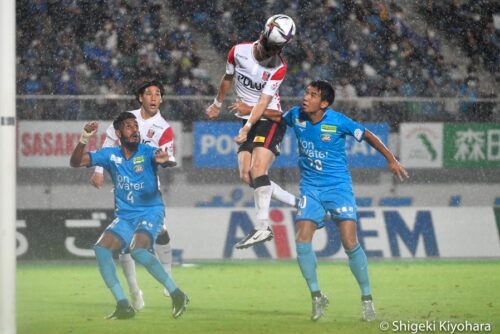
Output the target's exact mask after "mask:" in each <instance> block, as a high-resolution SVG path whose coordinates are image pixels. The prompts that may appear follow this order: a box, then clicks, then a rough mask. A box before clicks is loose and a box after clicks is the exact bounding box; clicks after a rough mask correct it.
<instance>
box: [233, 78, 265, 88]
mask: <svg viewBox="0 0 500 334" xmlns="http://www.w3.org/2000/svg"><path fill="white" fill-rule="evenodd" d="M237 80H238V82H239V83H241V84H242V85H243V86H245V87H246V88H249V89H253V90H257V91H261V90H262V88H264V86H265V85H266V83H265V82H264V83H261V82H253V81H252V79H250V78H249V77H246V76H244V75H243V74H238V77H237Z"/></svg>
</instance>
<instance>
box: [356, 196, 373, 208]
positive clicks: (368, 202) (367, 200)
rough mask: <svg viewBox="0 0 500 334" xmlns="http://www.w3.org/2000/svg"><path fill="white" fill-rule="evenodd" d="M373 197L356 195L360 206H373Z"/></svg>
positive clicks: (357, 203)
mask: <svg viewBox="0 0 500 334" xmlns="http://www.w3.org/2000/svg"><path fill="white" fill-rule="evenodd" d="M372 203H373V198H371V197H356V205H357V206H358V207H367V206H372Z"/></svg>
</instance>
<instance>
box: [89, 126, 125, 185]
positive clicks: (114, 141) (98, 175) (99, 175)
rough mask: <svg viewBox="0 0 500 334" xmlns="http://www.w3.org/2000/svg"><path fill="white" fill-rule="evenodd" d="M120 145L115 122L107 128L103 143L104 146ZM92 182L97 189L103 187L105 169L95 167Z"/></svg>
mask: <svg viewBox="0 0 500 334" xmlns="http://www.w3.org/2000/svg"><path fill="white" fill-rule="evenodd" d="M118 145H119V141H118V137H116V133H115V128H113V124H110V125H109V127H108V129H107V130H106V140H104V143H103V144H102V147H115V146H118ZM90 184H91V185H93V186H94V187H96V188H97V189H100V188H102V186H103V185H104V169H103V168H102V167H101V166H96V167H95V169H94V174H92V176H91V177H90Z"/></svg>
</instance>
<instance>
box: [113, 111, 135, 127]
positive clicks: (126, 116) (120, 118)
mask: <svg viewBox="0 0 500 334" xmlns="http://www.w3.org/2000/svg"><path fill="white" fill-rule="evenodd" d="M129 118H133V119H136V118H137V117H135V115H134V114H132V113H131V112H128V111H122V112H121V113H120V114H118V116H117V117H116V118H115V120H114V121H113V127H114V128H115V130H118V129H120V128H121V126H122V125H123V121H125V120H127V119H129Z"/></svg>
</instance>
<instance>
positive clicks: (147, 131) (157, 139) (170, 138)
mask: <svg viewBox="0 0 500 334" xmlns="http://www.w3.org/2000/svg"><path fill="white" fill-rule="evenodd" d="M129 112H130V113H132V114H134V115H135V117H136V118H137V123H138V125H139V133H140V134H141V142H142V143H143V144H148V145H150V146H153V147H159V148H161V149H163V150H164V151H166V152H167V153H168V154H169V156H170V158H173V156H174V131H173V130H172V127H171V126H170V124H168V122H167V121H166V120H165V119H164V118H163V117H162V115H161V114H160V111H158V113H156V115H154V116H153V117H150V118H148V119H144V118H142V115H141V109H137V110H132V111H129ZM119 145H120V141H119V140H118V137H117V136H116V133H115V128H114V127H113V124H111V125H110V126H109V127H108V129H107V130H106V140H105V141H104V144H103V145H102V146H103V147H110V146H119Z"/></svg>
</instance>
